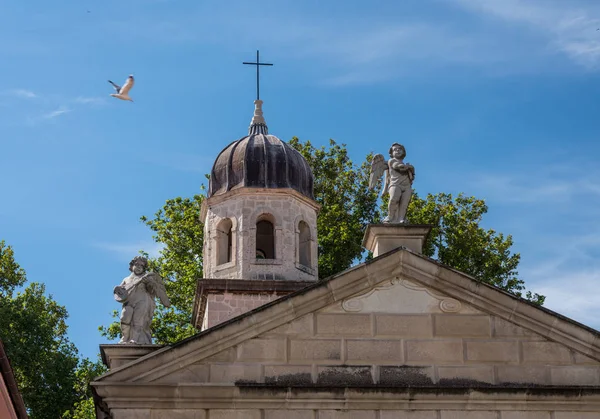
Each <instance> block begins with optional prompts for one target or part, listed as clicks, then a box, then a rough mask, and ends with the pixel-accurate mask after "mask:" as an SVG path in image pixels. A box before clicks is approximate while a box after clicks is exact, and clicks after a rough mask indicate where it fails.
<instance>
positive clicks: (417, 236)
mask: <svg viewBox="0 0 600 419" xmlns="http://www.w3.org/2000/svg"><path fill="white" fill-rule="evenodd" d="M432 227H433V226H432V225H428V224H369V225H368V226H367V231H365V236H364V238H363V246H364V247H365V248H366V249H367V250H370V251H371V252H373V256H374V257H377V256H380V255H382V254H384V253H387V252H389V251H392V250H394V249H397V248H399V247H406V248H407V249H410V250H412V251H413V252H417V253H422V252H423V244H424V243H425V239H426V238H427V235H428V234H429V232H430V231H431V229H432Z"/></svg>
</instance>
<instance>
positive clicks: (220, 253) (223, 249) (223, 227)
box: [217, 219, 233, 265]
mask: <svg viewBox="0 0 600 419" xmlns="http://www.w3.org/2000/svg"><path fill="white" fill-rule="evenodd" d="M232 226H233V224H232V223H231V220H230V219H226V220H223V221H221V222H220V223H219V225H217V265H222V264H224V263H227V262H231V251H232V247H233V233H232Z"/></svg>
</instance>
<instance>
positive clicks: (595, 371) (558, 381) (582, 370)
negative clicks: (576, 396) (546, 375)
mask: <svg viewBox="0 0 600 419" xmlns="http://www.w3.org/2000/svg"><path fill="white" fill-rule="evenodd" d="M550 380H551V382H552V384H554V385H569V386H576V385H579V386H597V385H600V369H599V368H598V367H573V366H568V367H551V368H550Z"/></svg>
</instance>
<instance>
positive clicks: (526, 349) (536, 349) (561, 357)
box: [522, 342, 573, 365]
mask: <svg viewBox="0 0 600 419" xmlns="http://www.w3.org/2000/svg"><path fill="white" fill-rule="evenodd" d="M522 344H523V362H525V363H531V364H536V363H538V364H563V365H564V364H571V363H572V362H573V361H572V360H571V352H570V351H569V349H567V348H566V347H564V346H563V345H561V344H559V343H555V342H523V343H522Z"/></svg>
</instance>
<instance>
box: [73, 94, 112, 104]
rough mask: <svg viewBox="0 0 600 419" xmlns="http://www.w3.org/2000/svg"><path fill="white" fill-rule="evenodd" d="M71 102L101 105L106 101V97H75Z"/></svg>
mask: <svg viewBox="0 0 600 419" xmlns="http://www.w3.org/2000/svg"><path fill="white" fill-rule="evenodd" d="M73 102H75V103H81V104H83V105H103V104H105V103H106V99H105V98H102V97H82V96H79V97H76V98H75V99H74V100H73Z"/></svg>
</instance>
